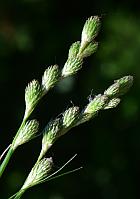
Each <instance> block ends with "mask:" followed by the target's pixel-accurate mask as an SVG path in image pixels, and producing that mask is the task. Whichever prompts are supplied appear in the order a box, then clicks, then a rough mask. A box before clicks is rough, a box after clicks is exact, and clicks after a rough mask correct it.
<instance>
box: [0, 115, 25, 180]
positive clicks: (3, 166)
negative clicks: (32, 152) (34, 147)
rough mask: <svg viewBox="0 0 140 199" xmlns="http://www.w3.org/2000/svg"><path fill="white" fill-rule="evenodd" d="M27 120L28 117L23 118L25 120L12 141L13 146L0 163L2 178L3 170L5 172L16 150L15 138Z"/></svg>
mask: <svg viewBox="0 0 140 199" xmlns="http://www.w3.org/2000/svg"><path fill="white" fill-rule="evenodd" d="M25 122H26V119H23V121H22V123H21V125H20V127H19V129H18V131H17V133H16V136H15V138H14V139H13V142H12V144H11V146H10V148H9V150H8V152H7V154H6V156H5V158H4V160H3V162H2V164H1V165H0V178H1V176H2V174H3V172H4V170H5V168H6V166H7V164H8V162H9V160H10V158H11V157H12V155H13V153H14V151H15V148H13V146H14V143H15V140H16V138H17V136H18V134H19V132H20V129H21V128H22V127H23V126H24V124H25Z"/></svg>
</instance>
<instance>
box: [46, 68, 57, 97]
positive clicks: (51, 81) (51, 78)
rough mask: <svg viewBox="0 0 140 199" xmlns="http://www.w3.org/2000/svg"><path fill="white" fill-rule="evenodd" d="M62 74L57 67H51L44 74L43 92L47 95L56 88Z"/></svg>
mask: <svg viewBox="0 0 140 199" xmlns="http://www.w3.org/2000/svg"><path fill="white" fill-rule="evenodd" d="M59 77H60V73H59V69H58V66H57V65H54V66H50V67H49V68H47V69H46V70H45V72H44V75H43V77H42V86H43V90H44V92H45V93H46V92H47V91H48V90H49V89H50V88H52V87H54V85H55V84H56V82H57V81H58V80H59Z"/></svg>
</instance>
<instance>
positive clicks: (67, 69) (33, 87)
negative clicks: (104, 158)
mask: <svg viewBox="0 0 140 199" xmlns="http://www.w3.org/2000/svg"><path fill="white" fill-rule="evenodd" d="M99 29H100V17H98V16H93V17H90V18H88V19H87V20H86V22H85V24H84V27H83V30H82V34H81V41H77V42H75V43H73V44H72V45H71V46H70V49H69V52H68V58H67V60H66V62H65V64H64V66H63V68H62V69H60V68H59V66H58V65H52V66H49V67H48V68H47V69H46V70H45V72H44V74H43V76H42V81H41V82H39V81H38V80H36V79H34V80H32V81H31V82H30V83H29V84H28V85H27V87H26V89H25V113H24V116H23V121H22V123H21V125H20V127H19V129H18V131H17V133H16V135H15V137H14V139H13V141H12V143H11V144H10V145H9V147H8V148H7V149H6V150H5V151H4V153H3V154H2V156H1V159H2V158H4V159H3V161H2V160H1V165H0V177H2V175H3V173H4V171H5V169H6V167H7V165H8V162H9V160H10V159H11V157H12V155H13V153H14V152H15V150H16V149H17V148H18V146H20V145H22V144H24V143H26V142H29V141H30V140H32V139H34V138H36V137H38V129H39V122H38V121H37V120H36V119H32V120H30V119H29V117H30V115H31V114H32V112H33V111H34V109H35V108H36V106H37V104H38V103H39V101H40V100H41V98H42V97H43V96H44V95H46V94H47V93H48V91H49V90H50V89H52V88H53V87H54V86H55V85H56V84H57V83H58V82H59V81H61V80H62V79H64V78H67V77H68V76H72V75H75V74H76V73H77V72H78V71H79V70H80V69H81V68H82V66H83V62H84V59H85V58H87V57H88V56H91V55H92V54H93V53H94V52H95V51H96V50H97V47H98V42H96V41H95V38H96V36H97V34H98V32H99ZM132 84H133V77H132V76H130V75H128V76H125V77H122V78H120V79H118V80H115V81H114V82H113V84H112V85H111V86H109V87H108V88H107V89H106V90H105V91H104V93H102V94H98V95H96V96H95V97H94V98H93V99H90V100H89V102H88V104H87V105H86V106H85V107H83V108H82V110H81V109H80V108H79V107H78V106H74V105H72V106H71V107H69V108H67V109H66V110H65V111H64V112H62V113H61V114H59V115H58V116H57V117H56V118H55V119H52V120H50V121H49V122H48V124H47V125H46V126H45V127H44V129H43V131H42V132H40V133H39V135H41V136H42V146H41V150H40V154H39V156H38V159H37V161H36V163H35V164H34V166H33V167H32V169H31V171H30V173H29V174H28V176H27V178H26V180H25V182H24V184H23V186H22V187H21V189H20V190H19V191H18V192H17V193H16V194H14V195H13V196H11V197H10V199H12V198H14V199H19V198H21V196H22V195H23V194H24V192H25V191H26V190H28V189H29V188H30V187H33V186H35V185H38V184H40V183H43V182H45V181H48V180H50V179H53V178H56V177H59V176H60V175H64V174H65V173H63V174H60V175H59V172H60V171H61V170H62V169H63V168H64V167H65V166H66V165H67V164H68V163H69V162H70V161H72V159H73V158H74V157H75V156H74V157H72V158H71V159H70V160H69V161H68V162H66V163H65V164H64V165H63V166H62V167H61V168H60V169H58V170H57V171H54V172H52V168H53V159H52V157H49V158H46V157H45V155H46V153H47V151H48V149H49V148H50V147H52V145H53V144H54V142H55V141H56V140H57V139H58V138H59V137H61V136H62V135H64V134H66V133H67V132H68V131H69V130H70V129H71V128H74V127H76V126H78V125H80V124H82V123H84V122H87V121H89V120H91V119H93V118H94V117H95V116H97V115H98V113H99V112H100V111H102V110H107V109H112V108H115V107H116V106H117V105H118V104H119V103H120V98H121V96H122V95H124V94H125V93H126V92H127V91H128V90H129V88H130V87H131V86H132ZM3 156H5V157H3ZM79 169H80V168H77V169H75V170H79ZM75 170H73V171H68V172H67V173H71V172H74V171H75Z"/></svg>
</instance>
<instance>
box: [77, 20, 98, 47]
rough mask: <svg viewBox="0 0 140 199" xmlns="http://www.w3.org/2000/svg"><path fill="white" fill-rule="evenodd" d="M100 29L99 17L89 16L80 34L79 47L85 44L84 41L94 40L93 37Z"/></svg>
mask: <svg viewBox="0 0 140 199" xmlns="http://www.w3.org/2000/svg"><path fill="white" fill-rule="evenodd" d="M99 29H100V19H99V17H98V16H94V17H90V18H89V19H88V20H87V21H86V23H85V25H84V27H83V31H82V36H81V48H82V46H85V43H90V42H91V41H93V40H94V38H95V37H96V36H97V34H98V32H99Z"/></svg>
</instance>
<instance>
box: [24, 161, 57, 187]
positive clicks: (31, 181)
mask: <svg viewBox="0 0 140 199" xmlns="http://www.w3.org/2000/svg"><path fill="white" fill-rule="evenodd" d="M52 167H53V160H52V158H43V159H42V160H40V161H39V162H37V163H36V164H35V165H34V167H33V168H32V170H31V172H30V173H29V175H28V177H27V179H26V181H25V183H24V185H23V186H22V188H21V190H22V189H28V188H30V187H33V186H35V185H37V184H40V183H42V182H44V181H45V180H46V178H47V176H48V175H49V173H50V171H51V170H52Z"/></svg>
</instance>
